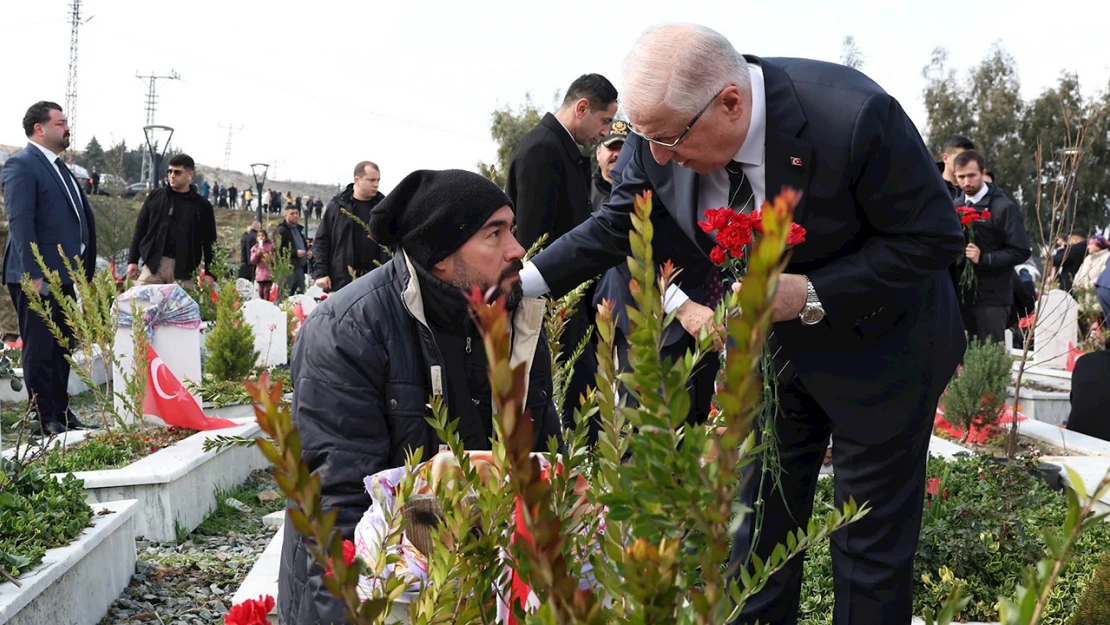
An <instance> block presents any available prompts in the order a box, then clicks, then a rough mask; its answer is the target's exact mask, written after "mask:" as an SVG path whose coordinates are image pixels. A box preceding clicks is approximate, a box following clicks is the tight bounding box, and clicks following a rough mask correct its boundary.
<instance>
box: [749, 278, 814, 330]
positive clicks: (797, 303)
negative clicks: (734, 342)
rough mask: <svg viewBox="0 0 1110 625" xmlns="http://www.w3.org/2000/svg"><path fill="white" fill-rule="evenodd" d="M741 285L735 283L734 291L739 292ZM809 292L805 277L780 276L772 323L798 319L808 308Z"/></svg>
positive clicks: (772, 312) (772, 311)
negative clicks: (803, 310) (806, 307)
mask: <svg viewBox="0 0 1110 625" xmlns="http://www.w3.org/2000/svg"><path fill="white" fill-rule="evenodd" d="M740 284H741V283H740V282H733V283H732V290H733V291H736V292H739V291H740ZM807 291H808V289H807V288H806V279H805V276H800V275H797V274H793V273H784V274H782V275H781V276H779V287H778V290H777V291H775V304H774V308H773V309H772V310H771V321H772V322H774V323H778V322H779V321H789V320H790V319H797V318H798V315H801V314H802V309H803V308H805V306H806V295H807Z"/></svg>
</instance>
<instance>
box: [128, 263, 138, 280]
mask: <svg viewBox="0 0 1110 625" xmlns="http://www.w3.org/2000/svg"><path fill="white" fill-rule="evenodd" d="M127 277H128V278H131V279H132V280H138V279H139V266H138V265H137V264H135V263H131V264H129V265H127Z"/></svg>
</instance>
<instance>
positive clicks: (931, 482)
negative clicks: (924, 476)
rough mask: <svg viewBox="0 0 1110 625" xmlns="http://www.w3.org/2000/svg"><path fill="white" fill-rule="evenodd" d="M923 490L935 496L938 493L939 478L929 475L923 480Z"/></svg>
mask: <svg viewBox="0 0 1110 625" xmlns="http://www.w3.org/2000/svg"><path fill="white" fill-rule="evenodd" d="M925 492H926V493H928V494H930V495H932V496H934V497H936V496H937V495H939V494H940V478H939V477H931V478H929V479H928V480H927V481H926V482H925Z"/></svg>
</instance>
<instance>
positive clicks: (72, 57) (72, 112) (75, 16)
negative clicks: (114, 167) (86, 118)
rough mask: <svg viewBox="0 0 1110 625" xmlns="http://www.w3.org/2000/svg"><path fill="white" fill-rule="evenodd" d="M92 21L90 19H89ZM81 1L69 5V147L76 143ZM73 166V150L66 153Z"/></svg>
mask: <svg viewBox="0 0 1110 625" xmlns="http://www.w3.org/2000/svg"><path fill="white" fill-rule="evenodd" d="M90 19H92V18H90ZM81 26H82V22H81V0H72V1H71V2H70V3H69V27H70V30H69V75H68V76H67V77H66V107H65V108H66V110H65V114H66V119H68V120H69V140H70V145H73V146H74V147H76V143H77V35H78V32H79V31H80V30H81ZM66 159H67V160H68V161H69V163H70V164H73V150H70V151H68V152H67V153H66Z"/></svg>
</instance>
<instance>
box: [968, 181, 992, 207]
mask: <svg viewBox="0 0 1110 625" xmlns="http://www.w3.org/2000/svg"><path fill="white" fill-rule="evenodd" d="M987 191H988V189H987V183H985V182H984V183H983V186H981V187H979V192H978V193H976V194H975V195H973V196H971V197H968V196H966V195H965V196H964V201H965V202H967V205H968V206H971V205H972V204H978V203H979V200H981V199H983V198H984V197H986V195H987Z"/></svg>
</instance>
